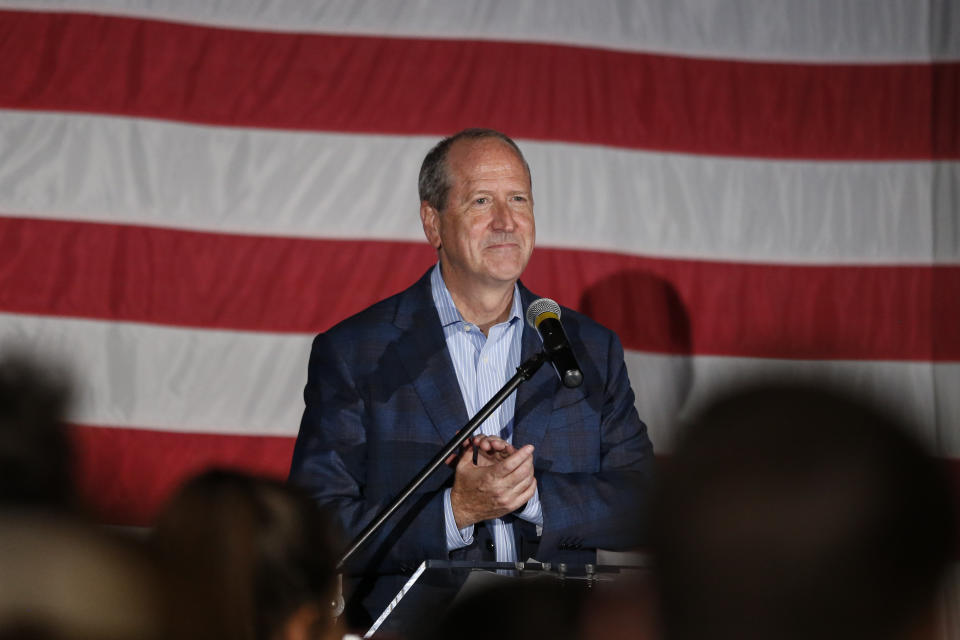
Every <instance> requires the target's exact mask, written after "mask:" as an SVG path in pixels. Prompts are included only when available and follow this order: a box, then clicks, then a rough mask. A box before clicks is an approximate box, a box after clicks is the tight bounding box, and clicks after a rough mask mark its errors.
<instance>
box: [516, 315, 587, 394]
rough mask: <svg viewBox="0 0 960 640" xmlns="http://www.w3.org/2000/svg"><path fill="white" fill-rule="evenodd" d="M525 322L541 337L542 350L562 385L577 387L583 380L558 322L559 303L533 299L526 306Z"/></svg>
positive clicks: (561, 326)
mask: <svg viewBox="0 0 960 640" xmlns="http://www.w3.org/2000/svg"><path fill="white" fill-rule="evenodd" d="M527 324H529V325H530V326H531V327H533V328H534V329H536V330H537V332H538V333H539V334H540V337H541V338H543V350H544V352H545V353H546V354H547V359H549V360H550V364H552V365H553V368H554V369H556V371H557V375H558V376H560V381H561V382H563V386H565V387H570V388H571V389H572V388H573V387H579V386H580V383H582V382H583V372H581V371H580V365H578V364H577V359H576V358H575V357H574V355H573V350H572V349H571V348H570V341H569V340H567V334H566V333H564V331H563V325H562V324H560V305H558V304H557V303H556V302H554V301H553V300H551V299H550V298H540V299H538V300H534V301H533V302H531V303H530V306H529V307H527Z"/></svg>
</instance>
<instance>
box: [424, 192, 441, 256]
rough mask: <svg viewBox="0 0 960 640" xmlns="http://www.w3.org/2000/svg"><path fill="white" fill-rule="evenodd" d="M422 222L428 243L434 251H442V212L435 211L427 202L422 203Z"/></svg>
mask: <svg viewBox="0 0 960 640" xmlns="http://www.w3.org/2000/svg"><path fill="white" fill-rule="evenodd" d="M420 222H421V223H422V224H423V234H424V235H425V236H427V242H429V243H430V246H432V247H433V248H434V249H437V250H439V249H440V244H441V243H440V212H439V211H437V210H436V209H434V208H433V207H432V206H431V205H430V203H428V202H427V201H426V200H424V201H423V202H421V203H420Z"/></svg>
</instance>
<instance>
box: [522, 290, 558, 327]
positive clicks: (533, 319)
mask: <svg viewBox="0 0 960 640" xmlns="http://www.w3.org/2000/svg"><path fill="white" fill-rule="evenodd" d="M544 318H556V319H557V320H559V319H560V305H558V304H557V303H556V302H554V301H553V300H551V299H550V298H538V299H536V300H534V301H533V302H531V303H530V306H529V307H527V324H528V325H530V326H531V327H533V328H534V329H536V328H537V325H538V324H540V321H541V320H543V319H544Z"/></svg>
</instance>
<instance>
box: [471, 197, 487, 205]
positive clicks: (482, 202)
mask: <svg viewBox="0 0 960 640" xmlns="http://www.w3.org/2000/svg"><path fill="white" fill-rule="evenodd" d="M489 201H490V198H477V199H476V200H474V201H473V203H474V204H487V202H489Z"/></svg>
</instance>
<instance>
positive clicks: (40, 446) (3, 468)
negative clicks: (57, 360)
mask: <svg viewBox="0 0 960 640" xmlns="http://www.w3.org/2000/svg"><path fill="white" fill-rule="evenodd" d="M69 396H70V393H69V387H68V384H67V383H66V381H65V379H63V377H62V376H60V375H58V374H55V373H54V372H52V371H51V370H49V369H48V368H44V367H42V366H41V365H40V364H38V363H35V362H32V361H30V360H28V359H27V358H25V357H20V356H12V357H9V356H8V357H4V358H3V359H0V507H2V508H3V509H4V510H8V509H45V510H53V511H62V510H67V509H73V508H74V507H75V506H76V500H75V496H74V491H73V487H74V483H73V459H72V456H71V449H70V440H69V436H68V434H67V428H66V425H65V423H64V420H65V414H66V410H67V403H68V401H69Z"/></svg>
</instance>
